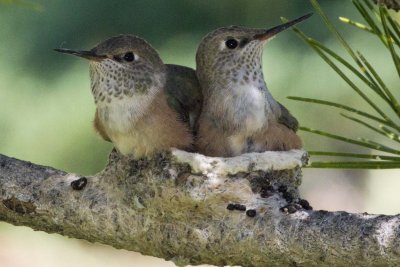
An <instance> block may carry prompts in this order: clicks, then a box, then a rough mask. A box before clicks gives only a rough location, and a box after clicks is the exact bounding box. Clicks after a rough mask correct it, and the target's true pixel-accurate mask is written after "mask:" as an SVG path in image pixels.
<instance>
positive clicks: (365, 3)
mask: <svg viewBox="0 0 400 267" xmlns="http://www.w3.org/2000/svg"><path fill="white" fill-rule="evenodd" d="M310 2H311V4H312V5H313V6H314V8H315V10H316V12H317V13H318V14H319V15H321V17H322V19H323V21H324V22H325V24H326V26H327V28H328V29H329V30H330V31H331V32H332V33H333V35H334V36H335V37H336V38H337V40H338V41H339V43H340V44H341V45H342V46H343V47H344V49H345V51H346V53H347V55H348V56H350V57H351V61H354V64H355V65H356V66H353V65H352V63H351V61H348V60H346V59H344V58H343V56H341V55H339V54H337V53H335V52H334V51H332V50H331V49H329V48H328V47H327V46H324V45H323V44H321V43H320V42H318V41H317V40H315V39H313V38H311V37H308V36H307V35H306V34H304V33H303V32H302V31H301V30H299V29H295V32H296V33H297V34H298V35H299V36H300V37H301V38H302V39H303V40H304V41H305V42H306V43H307V44H308V45H309V46H310V47H311V48H313V49H314V50H315V51H316V52H317V54H318V55H320V56H321V57H322V59H323V60H324V61H325V62H326V63H327V64H328V65H329V66H330V67H332V69H333V70H335V71H336V72H337V74H338V75H339V76H340V77H341V78H342V79H343V80H344V81H345V82H346V83H347V84H348V85H349V87H350V88H351V89H353V90H354V91H355V93H356V95H357V96H358V97H359V98H360V101H361V102H364V103H366V104H367V105H368V106H369V109H370V110H371V111H372V113H371V112H370V111H367V112H366V111H364V110H362V109H359V108H358V106H352V107H350V106H346V105H343V104H341V103H338V102H334V101H327V100H320V99H314V98H304V97H291V99H295V100H300V101H305V102H309V103H316V104H322V105H326V106H331V107H335V108H338V109H340V110H342V111H343V110H344V111H346V112H350V114H351V115H349V114H342V113H341V115H342V116H343V117H344V118H346V119H349V120H350V121H353V122H354V123H357V125H358V126H360V125H361V126H363V127H366V128H367V129H368V130H371V131H373V132H374V133H375V134H376V135H378V136H379V135H380V136H383V137H385V138H386V139H387V141H389V142H391V144H390V145H384V144H382V143H380V142H376V141H372V140H369V139H367V138H364V137H363V138H358V139H353V138H351V137H348V136H350V135H349V134H346V136H340V135H336V134H335V133H331V132H325V131H320V130H315V129H311V128H308V127H301V128H300V129H301V130H303V131H307V132H311V133H315V134H319V135H322V136H325V137H329V138H332V139H335V140H340V141H344V142H346V143H349V144H355V145H358V146H361V147H364V148H368V149H373V150H376V151H378V152H380V153H386V154H370V153H355V152H350V153H346V152H329V151H310V152H309V153H310V154H311V155H322V156H334V157H347V158H348V159H350V160H347V161H342V162H339V161H333V162H312V163H311V165H310V167H316V168H358V169H389V168H399V167H400V156H399V155H400V148H399V143H400V124H399V120H400V104H399V101H398V97H396V96H395V93H396V92H395V89H393V88H390V87H388V86H387V85H386V82H385V81H384V79H382V78H381V76H380V75H379V74H378V71H377V70H376V68H375V67H374V65H375V64H374V62H373V61H370V60H367V59H366V57H365V56H364V55H363V53H361V52H360V51H355V50H354V49H353V48H352V47H351V46H350V45H349V44H348V42H347V41H346V40H345V39H344V38H343V37H342V35H341V34H340V33H339V31H338V30H337V29H336V27H335V26H334V25H333V23H332V22H331V20H330V19H329V18H328V17H327V16H326V15H325V13H324V11H323V10H322V9H321V7H320V5H319V4H318V2H317V1H316V0H310ZM353 4H354V9H356V10H357V11H358V13H359V14H360V15H361V16H362V17H363V19H364V20H365V21H366V23H367V25H364V24H362V23H360V22H356V21H353V20H350V19H348V18H343V17H341V18H340V20H341V21H343V22H345V23H348V24H349V25H352V26H355V27H356V28H358V29H359V30H362V31H365V32H367V33H370V34H372V35H373V36H374V37H377V38H378V40H380V41H381V42H382V49H383V50H387V53H388V54H389V55H390V56H391V60H390V61H389V62H388V64H387V67H386V68H385V70H386V71H392V72H393V77H395V78H396V79H398V78H400V57H399V54H398V49H399V48H400V24H399V22H398V21H396V19H395V18H394V16H392V15H390V14H389V12H388V11H387V9H386V7H385V6H383V5H380V6H379V7H375V6H374V5H373V4H372V2H371V1H370V0H353ZM337 63H340V65H338V64H337ZM389 63H392V64H389ZM341 65H342V66H343V67H340V66H341ZM343 69H346V70H348V71H350V73H351V74H352V75H354V76H356V78H354V79H353V78H350V77H349V75H346V74H345V73H344V71H343ZM355 80H360V81H361V82H362V85H361V86H358V85H356V83H355ZM396 88H397V86H396ZM369 90H371V92H372V93H374V96H375V97H377V98H378V99H379V101H380V102H381V103H382V104H378V103H377V101H376V100H375V99H373V98H372V97H370V96H368V95H367V94H366V92H367V91H369ZM383 107H386V109H388V110H390V112H387V111H384V110H383ZM357 125H355V126H357ZM359 159H363V160H362V161H360V160H359Z"/></svg>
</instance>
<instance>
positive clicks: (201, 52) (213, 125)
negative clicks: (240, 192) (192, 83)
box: [196, 14, 312, 157]
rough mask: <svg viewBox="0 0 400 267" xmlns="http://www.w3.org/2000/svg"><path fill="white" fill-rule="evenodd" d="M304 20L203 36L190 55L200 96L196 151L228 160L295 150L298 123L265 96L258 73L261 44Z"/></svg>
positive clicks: (298, 142) (228, 29)
mask: <svg viewBox="0 0 400 267" xmlns="http://www.w3.org/2000/svg"><path fill="white" fill-rule="evenodd" d="M311 15H312V14H307V15H304V16H302V17H300V18H297V19H294V20H292V21H289V22H287V23H283V24H281V25H278V26H275V27H273V28H270V29H254V28H245V27H239V26H230V27H223V28H219V29H216V30H214V31H212V32H211V33H209V34H207V35H206V36H205V37H204V38H203V39H202V41H201V42H200V44H199V47H198V49H197V53H196V75H197V77H198V79H199V83H200V86H201V88H202V92H203V108H202V112H201V115H200V117H199V121H198V138H197V141H196V148H197V150H198V152H200V153H202V154H204V155H207V156H222V157H233V156H237V155H240V154H243V153H249V152H263V151H266V150H272V151H284V150H291V149H300V148H301V147H302V141H301V139H300V137H299V136H298V135H297V134H296V131H297V128H298V121H297V120H296V118H295V117H293V116H292V115H291V114H290V112H289V111H288V110H287V109H286V108H285V107H284V106H283V105H281V104H280V103H279V102H277V101H276V100H275V99H274V98H273V97H272V95H271V93H270V91H269V90H268V87H267V85H266V82H265V80H264V76H263V72H262V53H263V48H264V45H265V44H266V43H267V41H269V40H271V39H272V38H273V37H275V36H276V34H278V33H280V32H281V31H283V30H285V29H287V28H289V27H291V26H293V25H295V24H297V23H299V22H301V21H303V20H305V19H307V18H309V17H310V16H311Z"/></svg>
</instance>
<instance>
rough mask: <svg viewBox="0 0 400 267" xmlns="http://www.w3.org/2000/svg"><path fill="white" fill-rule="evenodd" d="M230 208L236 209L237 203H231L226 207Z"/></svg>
mask: <svg viewBox="0 0 400 267" xmlns="http://www.w3.org/2000/svg"><path fill="white" fill-rule="evenodd" d="M226 208H227V209H228V210H234V209H235V204H232V203H229V204H228V206H227V207H226Z"/></svg>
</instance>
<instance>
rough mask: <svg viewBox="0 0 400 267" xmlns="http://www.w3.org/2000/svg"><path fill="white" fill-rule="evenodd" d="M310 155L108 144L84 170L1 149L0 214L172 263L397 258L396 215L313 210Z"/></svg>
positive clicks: (372, 262)
mask: <svg viewBox="0 0 400 267" xmlns="http://www.w3.org/2000/svg"><path fill="white" fill-rule="evenodd" d="M306 161H307V154H306V153H305V152H304V151H289V152H265V153H252V154H244V155H241V156H239V157H235V158H210V157H205V156H202V155H199V154H192V153H187V152H184V151H180V150H172V152H171V153H165V154H162V155H159V156H158V157H156V158H155V159H153V160H133V159H129V158H126V157H122V156H120V155H119V154H118V153H117V152H115V151H113V152H112V153H111V154H110V158H109V163H108V165H107V166H106V168H105V169H104V170H103V171H102V172H100V173H99V174H97V175H95V176H91V177H81V176H79V175H77V174H68V173H65V172H62V171H59V170H55V169H53V168H50V167H43V166H38V165H34V164H32V163H29V162H25V161H20V160H17V159H12V158H9V157H6V156H2V155H0V201H1V203H0V220H2V221H5V222H9V223H12V224H15V225H24V226H29V227H31V228H33V229H35V230H40V231H45V232H48V233H59V234H61V235H65V236H70V237H74V238H81V239H85V240H88V241H90V242H100V243H103V244H108V245H111V246H113V247H116V248H123V249H127V250H133V251H138V252H141V253H143V254H146V255H152V256H156V257H160V258H164V259H167V260H173V261H174V262H175V263H177V264H178V265H185V264H204V263H208V264H214V265H219V266H221V265H227V264H229V265H241V266H328V265H335V266H347V265H351V264H356V265H358V266H361V265H362V266H378V265H379V266H381V265H393V266H394V265H399V264H400V257H399V255H400V245H399V237H400V218H399V216H384V215H379V216H378V215H368V214H349V213H346V212H326V211H312V210H309V209H310V206H309V205H308V203H307V201H304V200H302V199H300V198H299V194H298V190H297V187H298V185H299V184H300V181H301V169H300V167H301V166H302V165H303V164H305V162H306ZM244 210H246V211H244Z"/></svg>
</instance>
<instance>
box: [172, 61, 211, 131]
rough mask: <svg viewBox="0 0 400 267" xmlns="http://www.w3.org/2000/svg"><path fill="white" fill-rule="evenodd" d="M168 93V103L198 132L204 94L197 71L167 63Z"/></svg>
mask: <svg viewBox="0 0 400 267" xmlns="http://www.w3.org/2000/svg"><path fill="white" fill-rule="evenodd" d="M166 66H167V84H166V94H167V100H168V104H169V105H170V107H171V108H173V109H174V110H176V111H177V112H178V113H179V114H180V116H181V118H182V119H183V120H184V121H186V122H188V123H189V125H190V128H191V129H192V130H193V131H194V132H196V129H195V127H196V124H197V120H198V118H199V116H200V112H201V107H202V102H203V95H202V92H201V87H200V84H199V81H198V80H197V77H196V72H195V71H194V70H193V69H191V68H188V67H184V66H179V65H172V64H167V65H166Z"/></svg>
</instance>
